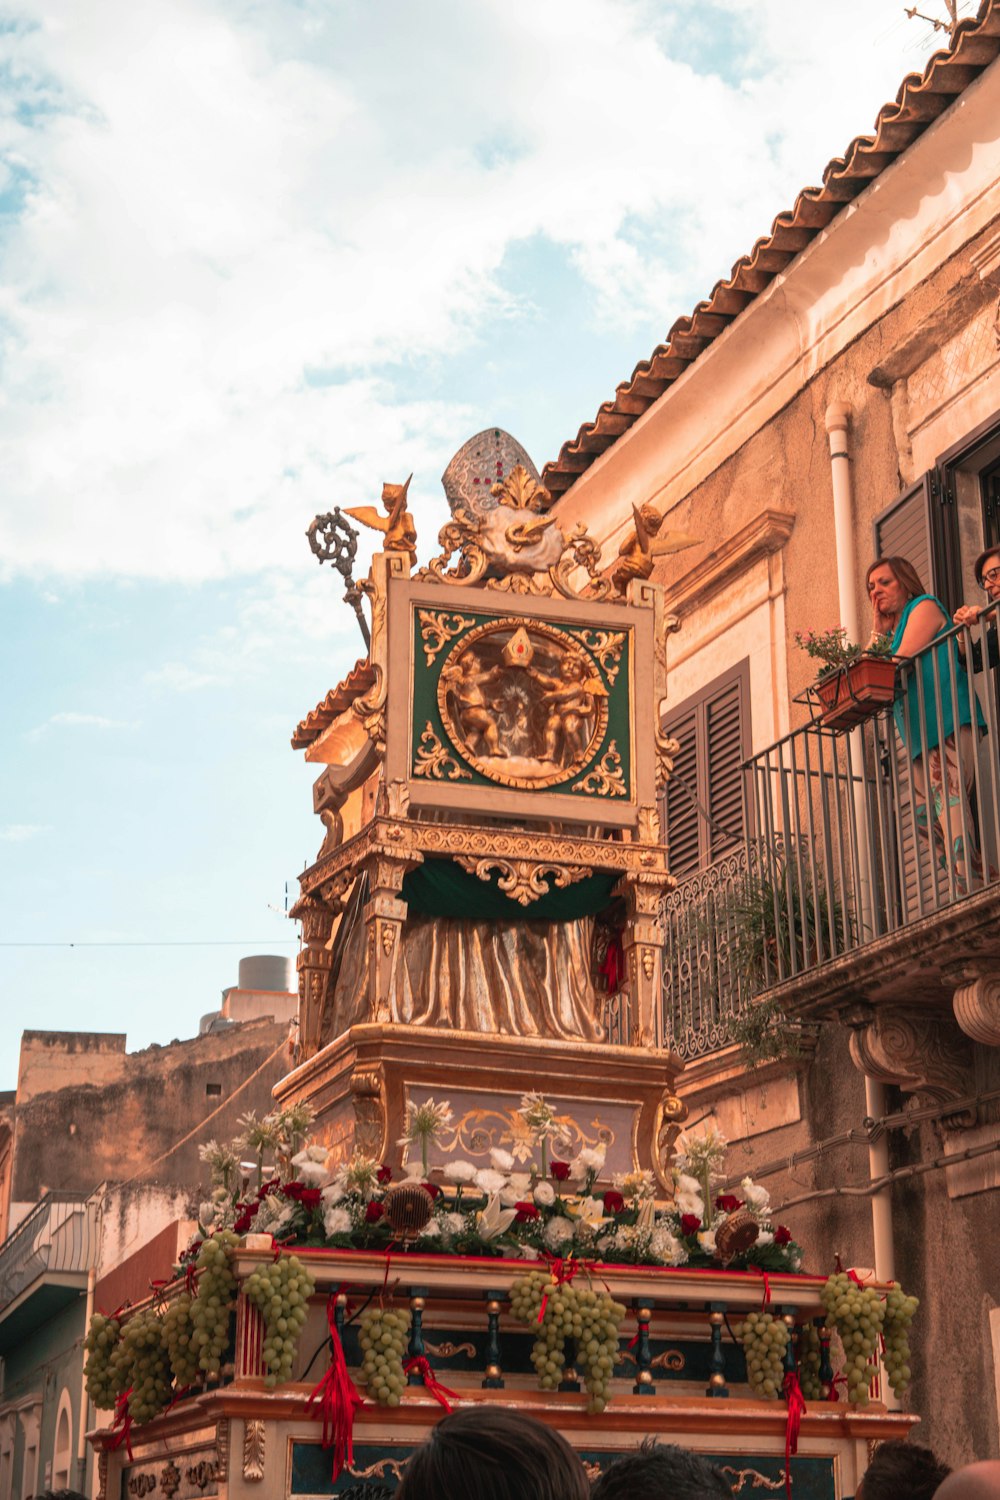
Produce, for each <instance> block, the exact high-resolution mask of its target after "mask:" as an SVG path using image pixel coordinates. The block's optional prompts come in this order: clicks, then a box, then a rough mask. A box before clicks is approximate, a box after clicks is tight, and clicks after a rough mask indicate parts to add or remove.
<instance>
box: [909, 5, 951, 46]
mask: <svg viewBox="0 0 1000 1500" xmlns="http://www.w3.org/2000/svg"><path fill="white" fill-rule="evenodd" d="M943 4H944V8H945V10H946V11H947V12H948V19H947V21H942V20H941V18H940V16H926V15H924V13H923V11H922V10H918V9H917V7H916V6H915V5H906V6H904V7H903V10H904V13H905V14H906V16H907V17H908V18H909V19H910V20H911V21H913V20H917V21H926V22H927V24H928V25H929V26H930V27H932V28H933V30H934V31H946V32H947V33H948V40H949V41H950V42H953V41H954V40H955V31H956V30H957V27H958V0H943Z"/></svg>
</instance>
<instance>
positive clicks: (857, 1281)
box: [847, 1266, 865, 1291]
mask: <svg viewBox="0 0 1000 1500" xmlns="http://www.w3.org/2000/svg"><path fill="white" fill-rule="evenodd" d="M847 1279H848V1281H853V1282H854V1285H855V1286H859V1287H860V1288H861V1290H862V1291H864V1289H865V1284H864V1282H863V1281H862V1280H861V1277H860V1276H859V1275H858V1273H857V1271H855V1270H854V1268H853V1266H852V1268H851V1269H850V1270H849V1271H848V1273H847Z"/></svg>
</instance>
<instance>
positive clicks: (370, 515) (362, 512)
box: [344, 474, 417, 563]
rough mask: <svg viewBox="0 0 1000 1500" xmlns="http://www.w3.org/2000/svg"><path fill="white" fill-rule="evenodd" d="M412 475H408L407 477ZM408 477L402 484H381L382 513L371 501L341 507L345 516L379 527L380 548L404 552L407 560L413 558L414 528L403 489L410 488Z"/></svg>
mask: <svg viewBox="0 0 1000 1500" xmlns="http://www.w3.org/2000/svg"><path fill="white" fill-rule="evenodd" d="M412 478H413V475H412V474H411V475H410V479H412ZM410 479H408V480H407V481H406V483H405V484H383V486H382V505H383V506H384V508H385V511H386V514H385V515H384V516H382V515H380V514H379V512H378V511H377V510H376V508H375V506H374V505H356V506H355V507H354V508H353V509H348V508H347V507H346V506H345V508H344V514H345V515H346V516H352V517H353V519H354V520H355V521H360V522H361V524H362V526H369V527H371V529H372V531H381V532H382V533H383V535H384V537H385V541H384V542H383V543H382V548H383V550H384V551H385V552H405V553H407V554H408V556H409V559H410V562H411V563H415V562H416V560H417V528H416V525H415V524H414V520H413V517H412V516H411V515H410V512H409V511H408V510H407V509H406V492H407V490H408V489H409V488H410Z"/></svg>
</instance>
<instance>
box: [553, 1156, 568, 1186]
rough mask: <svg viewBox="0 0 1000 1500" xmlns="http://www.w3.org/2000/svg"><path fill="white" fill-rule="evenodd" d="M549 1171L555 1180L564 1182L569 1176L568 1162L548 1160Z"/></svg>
mask: <svg viewBox="0 0 1000 1500" xmlns="http://www.w3.org/2000/svg"><path fill="white" fill-rule="evenodd" d="M549 1171H550V1172H551V1173H552V1176H553V1178H554V1179H555V1181H556V1182H565V1181H566V1178H567V1177H568V1176H569V1162H568V1161H555V1160H552V1161H550V1162H549Z"/></svg>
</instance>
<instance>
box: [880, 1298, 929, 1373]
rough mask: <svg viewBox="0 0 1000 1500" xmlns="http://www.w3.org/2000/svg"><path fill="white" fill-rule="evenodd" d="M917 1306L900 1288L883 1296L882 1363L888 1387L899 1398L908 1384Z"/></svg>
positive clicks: (915, 1300) (914, 1300)
mask: <svg viewBox="0 0 1000 1500" xmlns="http://www.w3.org/2000/svg"><path fill="white" fill-rule="evenodd" d="M919 1306H920V1303H919V1301H918V1300H917V1298H916V1297H908V1296H907V1295H906V1293H905V1292H904V1291H903V1289H902V1287H900V1286H893V1287H890V1289H889V1291H888V1292H887V1294H886V1299H885V1321H884V1323H883V1327H882V1336H883V1338H884V1340H885V1352H884V1353H883V1356H882V1360H883V1363H884V1364H885V1373H886V1376H887V1377H888V1380H889V1384H890V1385H891V1386H892V1389H893V1391H894V1392H895V1394H896V1395H897V1396H901V1395H902V1394H903V1392H904V1391H905V1390H906V1388H907V1386H908V1385H909V1383H910V1337H909V1335H910V1324H911V1323H912V1322H913V1316H914V1314H915V1312H916V1310H917V1308H918V1307H919Z"/></svg>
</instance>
